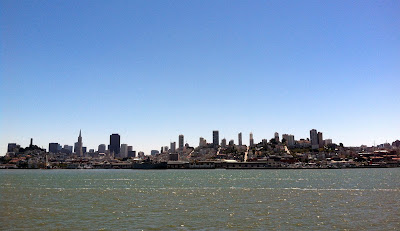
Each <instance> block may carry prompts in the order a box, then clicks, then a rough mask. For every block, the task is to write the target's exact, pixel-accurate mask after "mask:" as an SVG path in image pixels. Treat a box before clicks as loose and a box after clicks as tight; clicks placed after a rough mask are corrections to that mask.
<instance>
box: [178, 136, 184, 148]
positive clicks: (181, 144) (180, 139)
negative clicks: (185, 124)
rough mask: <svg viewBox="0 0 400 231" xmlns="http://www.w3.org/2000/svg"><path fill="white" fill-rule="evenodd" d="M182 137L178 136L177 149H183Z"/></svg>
mask: <svg viewBox="0 0 400 231" xmlns="http://www.w3.org/2000/svg"><path fill="white" fill-rule="evenodd" d="M183 142H184V136H183V135H179V149H181V150H182V149H183Z"/></svg>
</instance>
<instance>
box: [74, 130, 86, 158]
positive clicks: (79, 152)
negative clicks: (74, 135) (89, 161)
mask: <svg viewBox="0 0 400 231" xmlns="http://www.w3.org/2000/svg"><path fill="white" fill-rule="evenodd" d="M81 134H82V133H81V130H79V136H78V142H77V146H76V150H75V153H76V155H77V156H83V153H84V152H83V150H82V146H83V143H82V136H81Z"/></svg>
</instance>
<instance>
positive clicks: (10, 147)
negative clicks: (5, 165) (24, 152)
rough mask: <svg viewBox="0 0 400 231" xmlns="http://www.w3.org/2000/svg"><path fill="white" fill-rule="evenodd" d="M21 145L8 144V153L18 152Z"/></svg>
mask: <svg viewBox="0 0 400 231" xmlns="http://www.w3.org/2000/svg"><path fill="white" fill-rule="evenodd" d="M18 149H19V145H17V144H16V143H8V146H7V152H18Z"/></svg>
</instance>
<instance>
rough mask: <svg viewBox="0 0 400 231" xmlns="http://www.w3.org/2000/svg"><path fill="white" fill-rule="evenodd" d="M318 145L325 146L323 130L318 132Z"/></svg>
mask: <svg viewBox="0 0 400 231" xmlns="http://www.w3.org/2000/svg"><path fill="white" fill-rule="evenodd" d="M318 147H319V148H323V147H324V139H322V132H318Z"/></svg>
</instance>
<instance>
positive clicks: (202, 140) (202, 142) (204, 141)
mask: <svg viewBox="0 0 400 231" xmlns="http://www.w3.org/2000/svg"><path fill="white" fill-rule="evenodd" d="M206 145H207V141H206V140H205V139H204V138H203V137H200V141H199V147H201V148H202V147H205V146H206Z"/></svg>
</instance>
